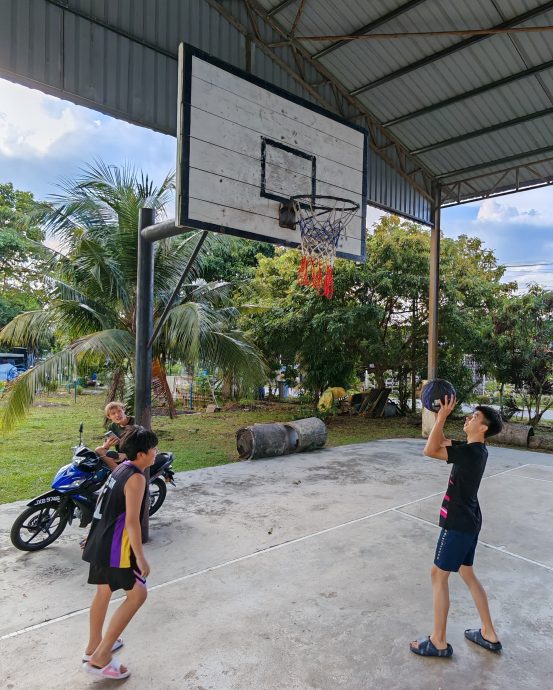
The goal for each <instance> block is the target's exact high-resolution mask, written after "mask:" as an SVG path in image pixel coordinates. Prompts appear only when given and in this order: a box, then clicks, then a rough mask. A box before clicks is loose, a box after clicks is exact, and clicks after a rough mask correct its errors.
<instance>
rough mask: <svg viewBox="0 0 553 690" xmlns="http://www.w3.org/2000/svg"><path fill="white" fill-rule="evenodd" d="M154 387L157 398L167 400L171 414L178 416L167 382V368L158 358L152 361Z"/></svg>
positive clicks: (173, 416)
mask: <svg viewBox="0 0 553 690" xmlns="http://www.w3.org/2000/svg"><path fill="white" fill-rule="evenodd" d="M152 388H153V392H154V395H155V396H156V398H158V399H160V400H162V401H165V402H166V403H167V408H168V410H169V416H170V417H171V419H174V418H175V417H176V416H177V410H176V408H175V401H174V400H173V394H172V393H171V389H170V388H169V384H168V382H167V376H166V374H165V369H164V368H163V366H162V364H161V362H160V361H159V359H158V358H156V359H154V361H153V362H152Z"/></svg>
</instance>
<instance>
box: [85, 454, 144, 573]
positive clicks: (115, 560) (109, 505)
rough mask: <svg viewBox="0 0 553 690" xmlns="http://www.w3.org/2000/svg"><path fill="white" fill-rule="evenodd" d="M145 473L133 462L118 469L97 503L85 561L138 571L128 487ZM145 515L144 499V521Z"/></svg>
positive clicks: (127, 461)
mask: <svg viewBox="0 0 553 690" xmlns="http://www.w3.org/2000/svg"><path fill="white" fill-rule="evenodd" d="M137 472H138V473H140V474H142V472H141V470H140V469H139V468H138V467H136V465H134V463H132V462H131V461H130V460H125V461H124V462H122V463H121V464H120V465H119V466H118V467H116V468H115V469H114V470H113V472H112V474H111V476H110V477H109V478H108V480H107V481H106V483H105V484H104V486H103V487H102V490H101V491H100V495H99V496H98V501H97V502H96V509H95V511H94V516H93V518H92V525H91V527H90V532H89V535H88V538H87V540H86V544H85V547H84V549H83V560H85V561H88V562H89V563H94V564H95V565H98V566H102V567H110V568H136V558H135V556H134V553H133V550H132V548H131V542H130V539H129V535H128V533H127V530H126V529H125V518H126V512H125V508H126V502H125V484H126V483H127V480H128V479H129V477H132V475H133V474H135V473H137ZM143 512H144V499H142V506H141V508H140V518H141V519H142V514H143Z"/></svg>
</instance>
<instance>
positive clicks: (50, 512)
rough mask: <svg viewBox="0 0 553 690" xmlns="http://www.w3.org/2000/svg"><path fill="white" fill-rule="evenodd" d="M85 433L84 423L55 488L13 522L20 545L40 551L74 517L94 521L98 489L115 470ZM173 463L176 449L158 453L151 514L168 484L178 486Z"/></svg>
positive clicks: (153, 472)
mask: <svg viewBox="0 0 553 690" xmlns="http://www.w3.org/2000/svg"><path fill="white" fill-rule="evenodd" d="M82 433H83V425H82V424H81V426H80V428H79V434H80V438H79V445H78V446H75V447H74V448H73V451H74V455H73V459H72V460H71V462H70V463H69V464H68V465H64V466H63V467H61V468H60V469H59V470H58V471H57V473H56V476H55V477H54V480H53V481H52V489H51V491H47V492H46V493H44V494H41V495H40V496H37V497H36V498H33V500H32V501H30V502H29V503H28V504H27V506H28V507H27V508H26V509H25V510H24V511H23V512H22V513H21V515H20V516H19V517H18V518H17V520H16V521H15V522H14V523H13V526H12V529H11V533H10V538H11V541H12V544H13V545H14V546H15V547H16V548H17V549H20V550H21V551H39V550H40V549H44V548H45V547H46V546H48V545H49V544H51V543H52V542H54V541H56V539H58V538H59V537H60V536H61V534H62V532H63V530H64V529H65V528H66V527H67V525H68V524H69V525H71V524H72V522H73V520H78V521H79V527H86V526H87V525H89V524H90V522H91V521H92V516H93V514H94V508H95V506H96V498H97V492H98V491H99V490H100V489H101V487H102V485H103V483H104V482H105V481H106V479H107V478H108V477H109V475H110V473H111V471H110V469H109V468H108V467H107V465H105V464H104V463H103V462H102V460H101V458H100V457H99V456H98V455H96V453H95V452H94V451H93V450H90V448H87V447H86V446H84V445H83V444H82ZM172 464H173V453H158V454H157V456H156V460H155V463H154V464H153V465H152V467H151V468H150V485H149V488H150V491H149V496H150V504H149V514H150V515H153V514H154V513H156V512H157V511H158V510H159V509H160V508H161V505H162V504H163V501H164V500H165V496H166V495H167V487H166V484H167V483H170V484H172V485H173V486H175V482H174V480H173V477H174V473H173V471H172V469H171V468H172Z"/></svg>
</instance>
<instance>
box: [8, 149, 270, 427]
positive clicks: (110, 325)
mask: <svg viewBox="0 0 553 690" xmlns="http://www.w3.org/2000/svg"><path fill="white" fill-rule="evenodd" d="M173 190H174V182H173V176H172V175H168V176H167V177H166V178H165V180H164V181H163V182H162V184H161V185H160V186H159V187H156V186H155V185H154V184H153V183H152V181H151V180H150V179H149V178H148V177H147V176H145V175H143V174H142V173H137V172H136V171H135V170H134V169H131V168H128V167H124V168H117V167H115V166H109V165H106V164H104V163H101V162H97V163H95V164H94V165H92V166H89V167H87V168H85V169H84V170H83V171H82V174H81V176H80V177H79V179H77V180H75V181H66V182H63V183H61V184H60V193H59V194H57V195H56V196H54V197H53V198H52V203H51V206H50V209H49V210H48V211H47V212H46V214H45V215H44V217H43V218H42V222H43V224H44V227H45V229H46V230H47V231H48V232H49V233H50V235H51V236H52V237H53V238H54V239H55V240H57V242H58V244H59V250H56V251H54V250H52V259H51V262H50V265H49V270H48V275H47V276H45V280H46V282H47V283H48V285H49V288H50V296H51V299H50V300H49V302H48V304H47V306H46V307H45V308H44V309H43V310H37V311H29V312H25V313H23V314H20V315H18V316H16V317H15V318H14V319H13V320H12V321H11V322H10V323H8V324H7V325H6V326H5V327H4V328H3V330H2V331H0V341H2V342H3V343H4V344H6V345H15V344H21V343H24V344H26V345H29V346H32V347H37V348H38V347H40V346H41V345H42V344H43V343H44V342H45V340H46V339H48V338H50V339H51V337H52V335H54V336H55V337H56V340H57V342H58V343H59V344H60V345H61V348H60V350H59V351H58V352H55V353H54V354H52V355H51V356H50V357H49V358H48V359H46V360H45V361H44V362H42V363H40V364H39V365H37V366H36V367H34V368H33V369H31V370H29V371H27V372H25V373H24V374H22V375H21V376H19V377H18V378H17V379H16V380H15V381H14V383H13V385H11V386H10V388H9V391H8V396H7V403H6V406H5V407H4V410H3V415H2V418H1V420H0V426H1V427H3V428H4V429H6V430H7V429H9V428H11V427H13V425H14V424H15V423H16V422H17V421H19V420H20V419H22V418H23V417H24V416H25V414H26V412H27V410H28V408H29V407H30V406H31V405H32V402H33V399H34V396H35V392H36V390H37V389H38V388H40V387H41V386H43V385H44V384H45V382H47V381H49V380H62V379H65V380H67V376H68V374H69V375H71V374H74V373H75V372H76V368H77V366H78V365H79V364H86V363H95V362H98V361H99V360H104V361H105V360H108V361H109V362H111V363H112V365H113V367H114V371H113V377H112V384H111V389H110V391H109V394H108V398H111V399H113V398H114V396H116V395H117V394H118V393H119V392H120V389H121V386H122V384H123V382H124V379H125V371H126V370H128V368H129V367H130V370H131V372H132V364H133V357H134V343H135V334H134V330H135V308H136V269H137V222H138V212H139V209H140V208H141V207H151V208H155V209H157V210H158V211H160V212H161V213H162V212H163V209H164V206H165V204H166V203H167V202H168V201H169V200H170V198H171V197H172V195H173ZM195 236H196V234H194V233H188V234H187V235H182V236H179V237H173V238H169V239H166V240H163V241H160V242H157V243H156V245H155V250H154V251H155V258H154V266H155V272H154V320H155V319H157V318H159V316H160V315H161V313H162V311H163V309H164V306H165V305H166V304H167V302H168V300H169V297H170V295H171V294H172V292H173V290H174V288H175V286H176V284H177V282H178V280H179V278H180V276H181V275H182V272H183V270H184V267H185V265H186V264H187V262H188V259H189V257H190V255H191V253H192V250H193V247H194V245H195V242H194V241H192V242H191V241H190V240H193V238H194V237H195ZM209 241H211V242H215V241H217V239H216V238H210V240H209ZM204 246H205V245H204ZM200 269H201V264H200V260H196V262H195V263H194V265H193V267H192V271H191V274H190V276H191V280H190V282H189V284H188V285H185V286H183V288H182V290H181V292H180V295H179V297H178V298H177V300H175V303H174V304H173V307H172V308H171V310H170V312H169V315H168V318H167V321H166V323H165V325H164V326H163V328H162V330H161V332H160V334H159V336H158V338H157V339H156V342H155V343H154V344H153V360H154V368H155V370H156V372H157V376H158V377H159V376H160V372H161V376H162V378H164V376H165V363H166V362H167V360H168V359H171V360H173V361H182V362H185V363H186V364H187V365H189V366H195V365H197V364H203V365H207V366H209V367H211V368H217V369H219V370H220V371H221V372H223V374H224V375H225V376H227V377H228V376H231V377H233V378H235V379H238V380H241V381H242V382H243V383H244V384H245V385H255V384H257V383H258V382H259V381H262V380H263V377H264V372H265V365H264V362H263V360H262V356H261V355H260V353H259V351H258V350H257V349H256V348H255V346H254V345H252V344H251V343H249V342H248V340H247V339H246V337H245V336H244V334H243V333H242V332H241V331H239V330H238V329H237V327H236V323H237V316H238V310H237V309H236V307H233V306H232V305H230V301H229V296H230V286H229V284H228V283H213V282H212V283H206V282H205V281H203V280H201V279H199V278H198V275H199V272H200Z"/></svg>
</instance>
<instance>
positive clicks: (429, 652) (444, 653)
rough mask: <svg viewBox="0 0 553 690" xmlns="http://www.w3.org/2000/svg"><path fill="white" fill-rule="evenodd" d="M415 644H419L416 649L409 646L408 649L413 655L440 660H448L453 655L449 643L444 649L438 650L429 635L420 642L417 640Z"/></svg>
mask: <svg viewBox="0 0 553 690" xmlns="http://www.w3.org/2000/svg"><path fill="white" fill-rule="evenodd" d="M417 642H418V643H419V646H418V647H413V646H412V645H411V644H410V645H409V649H410V650H411V651H412V652H413V654H419V655H420V656H437V657H440V658H441V659H448V658H449V657H450V656H451V655H452V654H453V647H452V646H451V645H450V644H449V642H448V644H447V647H446V648H445V649H438V648H437V647H436V646H435V645H434V644H433V642H432V640H431V639H430V635H429V636H428V637H424V638H423V639H422V640H417Z"/></svg>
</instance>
